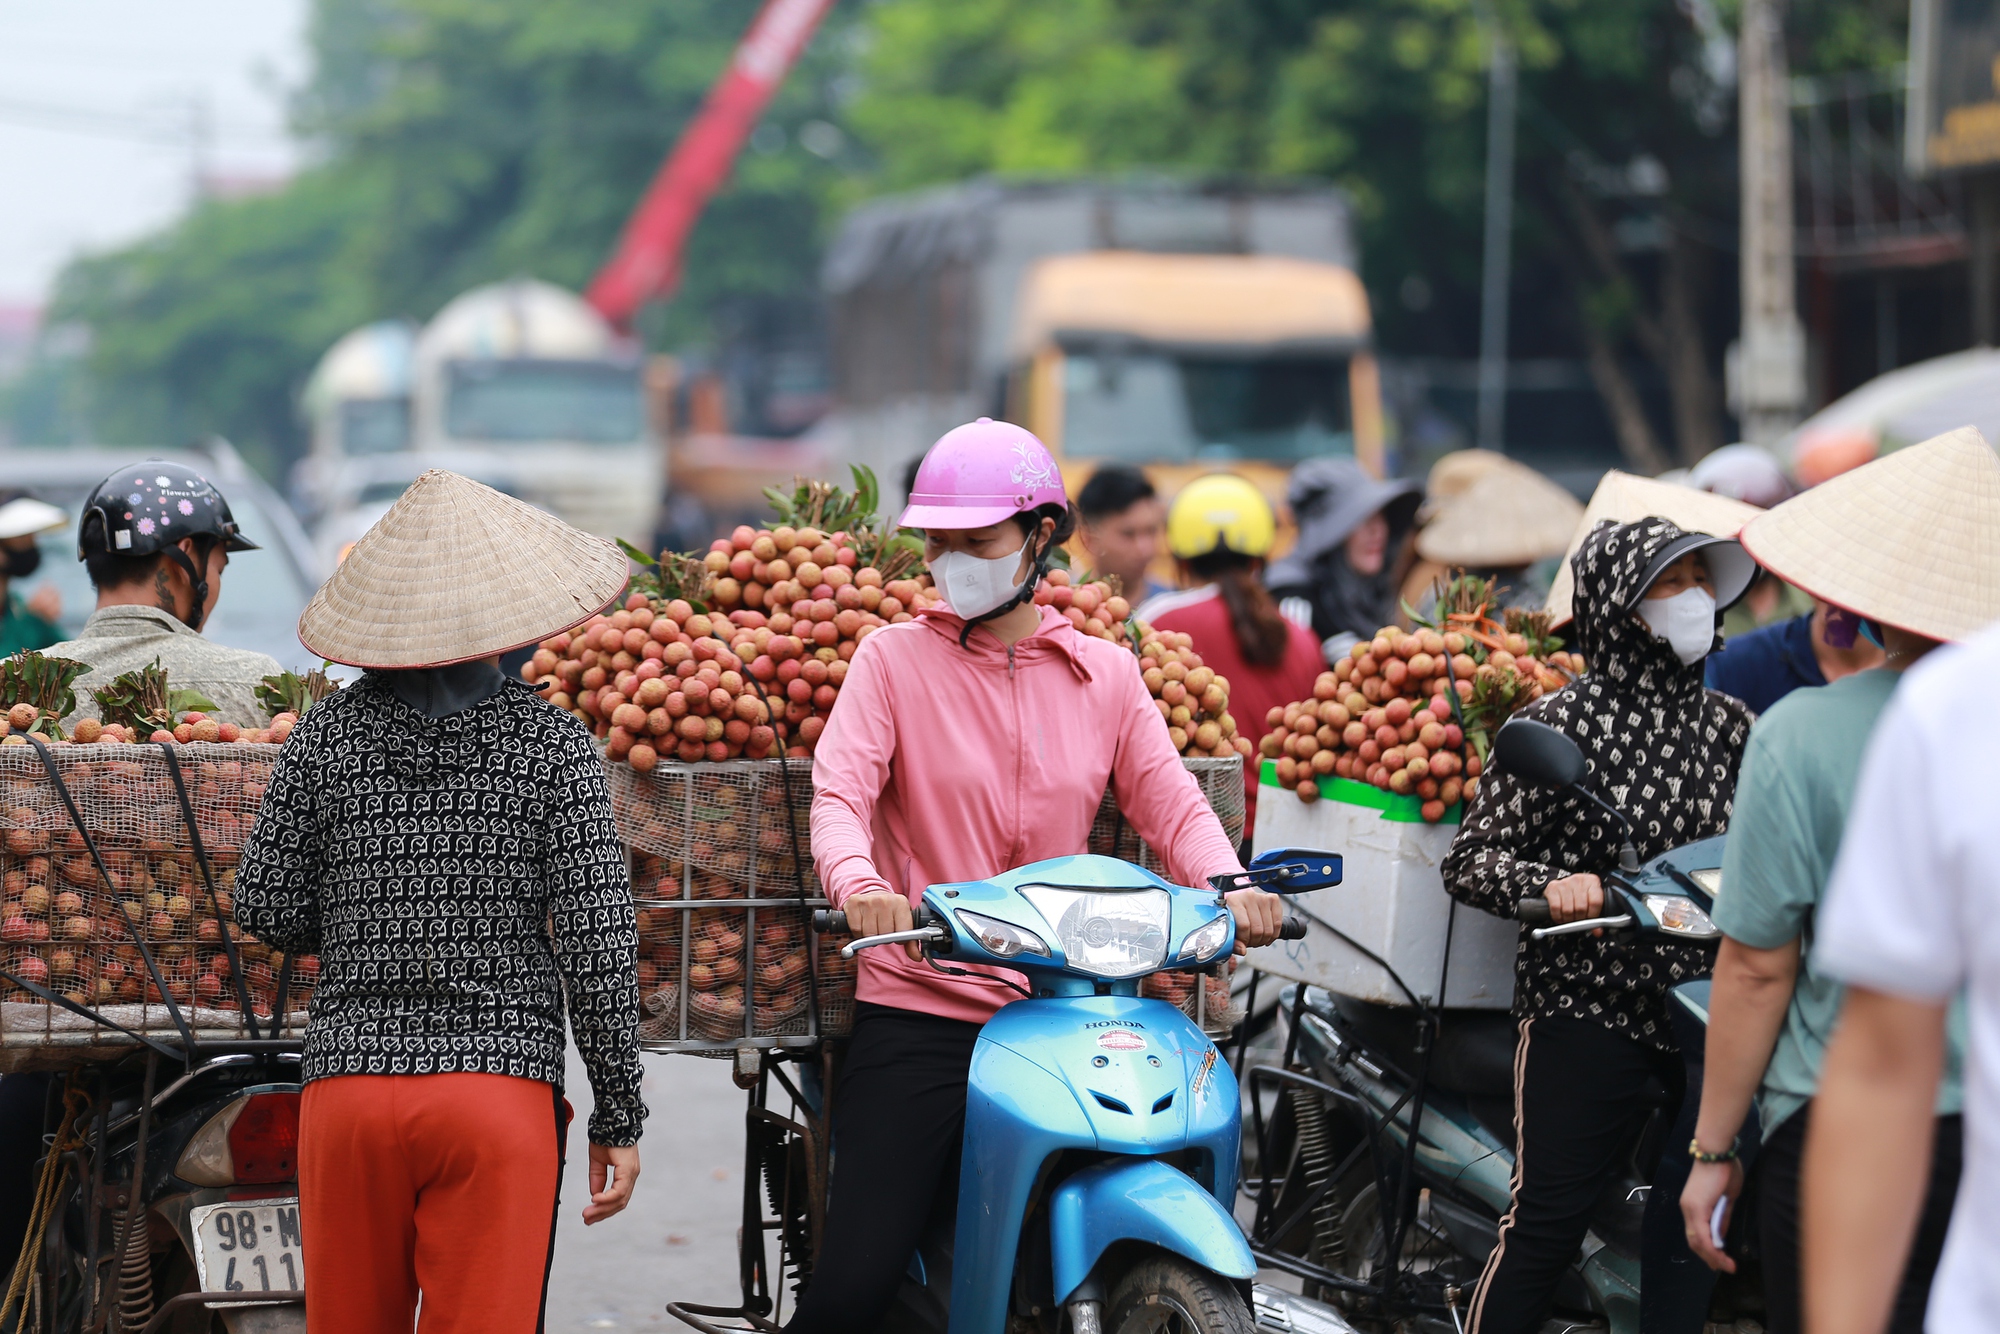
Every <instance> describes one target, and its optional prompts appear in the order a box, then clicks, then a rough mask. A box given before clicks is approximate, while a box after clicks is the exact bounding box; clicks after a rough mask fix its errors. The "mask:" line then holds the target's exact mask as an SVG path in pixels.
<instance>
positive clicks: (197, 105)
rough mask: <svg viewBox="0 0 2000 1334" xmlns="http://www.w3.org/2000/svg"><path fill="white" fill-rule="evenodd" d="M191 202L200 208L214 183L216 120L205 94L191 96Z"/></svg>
mask: <svg viewBox="0 0 2000 1334" xmlns="http://www.w3.org/2000/svg"><path fill="white" fill-rule="evenodd" d="M187 145H188V202H189V204H190V206H193V205H197V204H200V203H201V201H202V200H204V199H206V198H207V197H208V194H209V187H210V185H211V183H212V181H213V179H214V162H213V158H214V147H215V118H214V115H213V108H211V107H210V105H209V101H208V93H207V91H206V90H199V91H196V92H192V93H189V94H188V99H187Z"/></svg>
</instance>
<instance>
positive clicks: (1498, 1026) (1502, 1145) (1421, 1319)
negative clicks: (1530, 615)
mask: <svg viewBox="0 0 2000 1334" xmlns="http://www.w3.org/2000/svg"><path fill="white" fill-rule="evenodd" d="M1494 757H1495V761H1496V763H1497V764H1498V766H1499V767H1500V768H1502V769H1505V770H1507V771H1509V772H1512V773H1514V774H1516V775H1518V776H1520V777H1523V778H1527V779H1530V780H1532V781H1537V782H1544V783H1550V784H1553V785H1560V786H1567V787H1570V788H1571V789H1572V790H1573V791H1576V792H1578V793H1580V794H1581V795H1582V796H1583V797H1584V798H1585V799H1586V800H1589V801H1591V802H1593V803H1594V804H1596V805H1598V806H1599V807H1600V808H1602V809H1603V810H1605V811H1606V812H1607V813H1608V814H1609V815H1610V816H1611V817H1612V818H1614V819H1615V820H1616V821H1617V822H1618V823H1619V825H1620V827H1621V828H1626V829H1627V836H1626V838H1625V840H1624V846H1623V848H1622V849H1621V852H1620V856H1619V865H1618V868H1617V869H1616V870H1614V871H1612V872H1611V873H1609V874H1608V875H1606V876H1605V877H1604V887H1605V895H1606V903H1605V907H1604V910H1603V912H1602V914H1601V915H1600V916H1598V917H1595V918H1591V919H1589V920H1585V921H1576V922H1569V923H1564V924H1561V925H1552V924H1550V922H1549V911H1548V902H1547V900H1546V899H1540V898H1531V899H1524V900H1522V901H1521V903H1520V904H1519V905H1518V906H1517V909H1516V916H1517V917H1518V918H1519V919H1520V920H1521V921H1522V922H1523V923H1525V924H1528V925H1529V926H1530V927H1531V929H1532V931H1533V934H1534V935H1535V936H1536V937H1538V938H1543V937H1547V936H1552V935H1565V934H1572V933H1578V932H1586V931H1596V930H1602V931H1608V932H1618V933H1630V934H1632V935H1635V936H1655V937H1670V938H1675V939H1680V940H1702V941H1706V940H1715V939H1718V938H1719V935H1720V933H1719V932H1718V931H1717V929H1716V927H1715V925H1714V924H1713V923H1712V922H1711V921H1710V920H1709V917H1708V911H1709V909H1710V907H1711V906H1712V904H1713V901H1714V895H1715V891H1716V889H1717V887H1718V885H1719V883H1720V878H1721V872H1720V866H1721V862H1722V850H1723V845H1724V840H1723V839H1721V838H1712V839H1704V840H1702V841H1700V842H1697V843H1692V844H1689V845H1687V846H1684V847H1681V848H1676V849H1673V850H1671V851H1669V852H1666V853H1663V854H1661V855H1660V856H1658V857H1655V858H1653V859H1652V860H1651V861H1649V862H1646V863H1645V864H1643V865H1641V864H1640V862H1639V860H1638V857H1637V855H1636V853H1635V851H1634V850H1633V847H1632V844H1631V841H1630V837H1629V826H1626V825H1625V818H1624V816H1623V815H1622V814H1621V813H1620V812H1618V811H1617V810H1616V809H1615V808H1614V807H1612V806H1610V805H1609V804H1608V803H1606V802H1604V801H1603V800H1602V798H1600V797H1598V796H1597V795H1596V794H1595V793H1592V792H1590V791H1589V790H1588V789H1585V788H1583V787H1582V786H1581V783H1582V780H1583V777H1584V773H1585V768H1586V766H1585V763H1584V758H1583V755H1582V753H1581V752H1580V751H1578V750H1577V748H1576V745H1575V743H1574V742H1572V741H1571V740H1570V739H1569V738H1568V737H1566V736H1564V735H1563V734H1562V733H1561V732H1558V731H1556V730H1555V729H1553V728H1550V727H1547V726H1546V725H1544V724H1540V723H1536V722H1532V721H1530V720H1526V719H1516V720H1513V721H1510V722H1509V723H1507V724H1506V725H1505V726H1504V727H1503V728H1502V729H1501V731H1500V733H1499V735H1498V737H1497V738H1496V741H1495V747H1494ZM1456 910H1457V909H1456V908H1455V907H1454V909H1453V911H1456ZM1328 929H1332V928H1330V927H1329V928H1328ZM1398 982H1399V985H1403V990H1404V991H1405V992H1406V994H1409V995H1410V996H1411V999H1412V1004H1411V1005H1409V1006H1387V1005H1377V1004H1371V1003H1369V1002H1365V1001H1359V1000H1355V999H1352V998H1349V997H1343V996H1338V995H1334V994H1331V993H1328V992H1325V991H1321V990H1318V989H1315V988H1308V987H1304V986H1293V987H1289V988H1287V989H1286V990H1285V991H1284V992H1283V993H1282V996H1283V1012H1284V1013H1285V1015H1286V1016H1287V1018H1288V1019H1289V1031H1288V1033H1287V1035H1286V1047H1285V1057H1284V1061H1283V1064H1282V1066H1279V1067H1262V1068H1253V1069H1252V1070H1250V1071H1249V1072H1248V1077H1247V1082H1248V1084H1249V1088H1250V1094H1251V1098H1250V1101H1251V1104H1252V1107H1253V1109H1254V1110H1253V1135H1254V1142H1255V1146H1256V1149H1255V1152H1256V1163H1255V1165H1254V1167H1253V1168H1252V1169H1250V1173H1251V1179H1250V1180H1248V1182H1247V1183H1246V1184H1247V1186H1248V1188H1249V1191H1250V1193H1251V1194H1252V1195H1253V1196H1254V1198H1255V1201H1256V1214H1255V1220H1254V1222H1253V1224H1252V1226H1251V1229H1250V1238H1251V1249H1252V1252H1253V1254H1254V1255H1255V1256H1256V1257H1257V1259H1258V1260H1259V1262H1260V1263H1262V1264H1265V1265H1267V1266H1269V1267H1273V1268H1278V1269H1283V1270H1287V1271H1288V1272H1291V1273H1293V1274H1296V1275H1298V1276H1299V1277H1300V1278H1301V1279H1303V1280H1304V1284H1305V1291H1306V1294H1307V1295H1308V1296H1315V1297H1320V1298H1323V1299H1325V1300H1327V1301H1329V1302H1331V1303H1333V1304H1334V1305H1335V1306H1337V1307H1338V1308H1339V1309H1340V1310H1341V1311H1342V1312H1343V1313H1344V1314H1346V1315H1347V1316H1348V1317H1349V1318H1350V1319H1352V1320H1353V1321H1355V1323H1357V1324H1358V1325H1360V1326H1362V1327H1364V1328H1372V1329H1378V1330H1385V1331H1386V1330H1409V1331H1421V1332H1423V1334H1458V1331H1459V1330H1461V1329H1462V1322H1463V1321H1464V1319H1465V1318H1466V1316H1467V1314H1468V1307H1469V1304H1470V1300H1471V1296H1472V1292H1473V1288H1474V1286H1475V1285H1476V1284H1477V1282H1478V1279H1479V1275H1480V1272H1481V1271H1482V1270H1483V1268H1484V1267H1485V1264H1486V1260H1487V1257H1488V1255H1489V1254H1490V1253H1491V1252H1492V1250H1493V1248H1494V1246H1495V1245H1496V1244H1497V1241H1498V1236H1499V1226H1500V1219H1501V1216H1502V1215H1503V1214H1504V1213H1505V1212H1506V1210H1507V1208H1508V1202H1509V1195H1510V1179H1511V1176H1512V1173H1513V1170H1514V1149H1515V1132H1514V1126H1513V1118H1514V1077H1513V1062H1514V1049H1515V1043H1516V1038H1517V1021H1516V1020H1514V1019H1513V1018H1512V1017H1511V1016H1509V1015H1507V1014H1506V1013H1504V1012H1495V1011H1476V1010H1440V1009H1437V1008H1434V1007H1431V1006H1429V1005H1427V1004H1423V1003H1421V1002H1419V1001H1418V1000H1417V993H1416V991H1415V990H1413V989H1412V988H1411V987H1410V986H1408V985H1406V984H1402V982H1401V980H1400V979H1398ZM1426 990H1427V991H1428V993H1429V994H1433V995H1438V994H1442V993H1443V990H1444V989H1443V987H1442V986H1441V985H1440V986H1437V987H1434V988H1426ZM1707 993H1708V983H1707V982H1705V981H1703V982H1695V983H1690V984H1687V985H1685V986H1683V987H1681V988H1678V989H1677V990H1676V991H1675V992H1674V993H1673V1005H1672V1007H1671V1009H1672V1011H1673V1017H1674V1023H1675V1027H1676V1031H1677V1034H1678V1036H1679V1039H1680V1043H1681V1049H1682V1051H1683V1053H1684V1054H1685V1055H1686V1057H1687V1059H1688V1060H1689V1062H1690V1066H1691V1068H1690V1078H1689V1081H1688V1087H1689V1090H1690V1092H1689V1095H1688V1097H1689V1099H1690V1106H1689V1108H1688V1111H1687V1115H1688V1116H1689V1118H1690V1120H1691V1116H1692V1105H1691V1104H1692V1100H1696V1099H1698V1097H1699V1092H1698V1091H1699V1089H1700V1071H1699V1062H1700V1059H1701V1052H1702V1043H1703V1039H1704V1035H1705V1032H1706V1024H1707ZM1666 1100H1667V1091H1666V1090H1665V1089H1664V1088H1661V1089H1660V1090H1658V1096H1657V1100H1656V1102H1655V1104H1654V1106H1653V1107H1652V1108H1651V1109H1650V1110H1649V1111H1647V1112H1646V1113H1645V1115H1644V1116H1643V1117H1642V1118H1640V1119H1639V1121H1638V1122H1637V1123H1635V1124H1634V1126H1633V1127H1632V1133H1631V1141H1630V1148H1629V1151H1628V1152H1627V1154H1626V1156H1625V1157H1624V1158H1623V1159H1622V1161H1621V1166H1620V1168H1619V1170H1618V1171H1617V1172H1616V1173H1614V1174H1613V1176H1612V1178H1611V1179H1610V1180H1609V1181H1608V1182H1607V1183H1606V1186H1605V1189H1604V1192H1603V1194H1602V1195H1601V1196H1600V1197H1599V1199H1598V1201H1597V1204H1596V1207H1595V1209H1594V1211H1593V1213H1592V1217H1591V1224H1590V1231H1589V1233H1588V1235H1587V1236H1586V1238H1585V1241H1584V1244H1583V1246H1582V1247H1581V1249H1580V1250H1579V1252H1578V1254H1577V1256H1576V1258H1575V1260H1574V1261H1573V1262H1572V1263H1571V1265H1570V1266H1569V1268H1568V1270H1567V1272H1566V1273H1565V1274H1564V1276H1563V1279H1562V1282H1561V1285H1560V1287H1559V1288H1558V1291H1557V1295H1556V1307H1557V1313H1558V1318H1557V1319H1556V1321H1555V1322H1554V1323H1553V1324H1551V1325H1550V1326H1549V1329H1550V1330H1551V1331H1554V1330H1586V1329H1595V1330H1608V1331H1611V1334H1627V1332H1628V1331H1629V1332H1634V1334H1636V1331H1637V1330H1638V1328H1639V1292H1640V1282H1639V1277H1640V1254H1641V1232H1642V1226H1641V1225H1642V1221H1643V1219H1644V1215H1645V1207H1646V1201H1647V1197H1648V1193H1649V1191H1650V1190H1651V1188H1652V1184H1651V1183H1652V1182H1653V1180H1654V1175H1655V1168H1656V1166H1657V1164H1658V1163H1659V1162H1660V1160H1661V1156H1662V1153H1663V1152H1672V1151H1673V1150H1674V1149H1675V1148H1676V1147H1677V1144H1676V1142H1675V1140H1674V1137H1673V1129H1674V1128H1673V1126H1671V1125H1670V1124H1668V1121H1669V1117H1670V1115H1671V1110H1672V1109H1670V1108H1668V1107H1667V1106H1666ZM1412 1125H1420V1126H1421V1127H1422V1129H1421V1131H1420V1133H1418V1134H1417V1135H1415V1136H1414V1137H1412V1135H1411V1133H1410V1128H1411V1126H1412ZM1688 1133H1691V1130H1690V1131H1689V1132H1688ZM1687 1138H1688V1134H1681V1135H1680V1136H1679V1140H1678V1143H1679V1144H1685V1143H1686V1140H1687ZM1690 1281H1691V1282H1693V1283H1696V1284H1706V1283H1709V1282H1712V1280H1711V1279H1710V1277H1709V1276H1708V1275H1707V1273H1706V1271H1702V1272H1700V1273H1698V1274H1692V1275H1690ZM1697 1296H1698V1294H1697ZM1708 1305H1709V1311H1708V1319H1710V1320H1711V1321H1720V1322H1722V1323H1724V1324H1725V1325H1726V1324H1727V1323H1728V1322H1730V1321H1733V1320H1735V1319H1737V1318H1738V1317H1739V1316H1752V1315H1757V1314H1761V1301H1760V1300H1759V1299H1758V1297H1757V1293H1756V1289H1755V1284H1754V1282H1753V1281H1751V1280H1750V1278H1749V1276H1748V1275H1747V1273H1746V1275H1745V1276H1742V1277H1741V1278H1738V1279H1726V1280H1724V1282H1723V1283H1721V1284H1720V1285H1719V1286H1717V1287H1716V1288H1715V1289H1714V1291H1713V1294H1712V1296H1711V1298H1710V1301H1709V1304H1708ZM1696 1323H1697V1324H1699V1320H1698V1319H1697V1321H1696Z"/></svg>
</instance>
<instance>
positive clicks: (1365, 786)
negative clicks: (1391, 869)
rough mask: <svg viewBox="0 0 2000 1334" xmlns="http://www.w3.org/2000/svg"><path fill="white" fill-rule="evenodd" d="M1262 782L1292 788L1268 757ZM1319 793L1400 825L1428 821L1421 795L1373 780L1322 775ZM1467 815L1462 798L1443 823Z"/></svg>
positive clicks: (1331, 799)
mask: <svg viewBox="0 0 2000 1334" xmlns="http://www.w3.org/2000/svg"><path fill="white" fill-rule="evenodd" d="M1258 783H1259V785H1260V786H1263V787H1275V788H1278V789H1280V790H1282V791H1285V792H1290V791H1291V790H1292V789H1290V788H1288V787H1286V786H1285V785H1284V784H1283V783H1280V782H1279V781H1278V762H1277V761H1276V760H1270V759H1267V760H1265V761H1264V766H1263V769H1262V770H1261V771H1260V772H1259V775H1258ZM1319 794H1320V796H1321V797H1323V798H1325V799H1326V800H1328V801H1337V802H1340V803H1341V804H1343V805H1347V806H1362V807H1365V808H1367V809H1369V810H1372V811H1379V812H1381V815H1382V818H1383V819H1384V820H1394V821H1396V822H1397V823H1399V824H1427V823H1429V821H1427V820H1425V819H1424V816H1423V810H1424V803H1423V800H1422V798H1419V797H1405V796H1400V795H1398V794H1397V793H1394V792H1384V791H1383V790H1382V789H1381V788H1379V787H1376V786H1375V785H1374V784H1373V783H1361V782H1356V781H1355V780H1354V779H1352V778H1336V777H1332V776H1326V777H1322V778H1321V779H1320V780H1319ZM1464 814H1465V803H1464V802H1462V801H1460V802H1457V803H1454V804H1453V805H1451V806H1450V807H1447V808H1446V810H1445V813H1444V819H1443V820H1441V821H1440V822H1439V823H1441V824H1457V823H1458V822H1459V820H1460V819H1461V817H1463V816H1464Z"/></svg>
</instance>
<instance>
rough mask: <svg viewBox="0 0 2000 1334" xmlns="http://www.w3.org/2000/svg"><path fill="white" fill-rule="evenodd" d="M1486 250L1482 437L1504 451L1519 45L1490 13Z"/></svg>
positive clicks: (1481, 325) (1481, 354) (1481, 346)
mask: <svg viewBox="0 0 2000 1334" xmlns="http://www.w3.org/2000/svg"><path fill="white" fill-rule="evenodd" d="M1486 32H1487V51H1488V54H1487V66H1486V246H1485V255H1484V257H1483V259H1482V260H1481V273H1480V292H1479V437H1478V443H1479V447H1480V448H1481V449H1493V450H1499V449H1504V448H1505V446H1506V427H1507V304H1508V301H1507V299H1508V292H1509V288H1510V286H1511V283H1512V280H1513V274H1512V266H1513V253H1514V247H1513V236H1514V80H1515V67H1514V44H1513V43H1512V42H1510V41H1509V40H1508V39H1507V34H1506V32H1505V30H1504V29H1502V28H1501V26H1500V19H1499V16H1498V15H1497V14H1495V13H1494V12H1493V11H1492V10H1491V8H1488V9H1487V10H1486Z"/></svg>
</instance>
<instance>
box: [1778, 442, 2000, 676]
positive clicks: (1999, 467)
mask: <svg viewBox="0 0 2000 1334" xmlns="http://www.w3.org/2000/svg"><path fill="white" fill-rule="evenodd" d="M1742 540H1743V546H1744V549H1745V550H1747V551H1749V553H1750V554H1751V555H1752V556H1753V557H1755V558H1756V560H1757V563H1758V564H1760V565H1762V566H1764V567H1765V568H1766V569H1768V570H1770V571H1771V572H1772V573H1773V574H1775V575H1777V576H1778V577H1779V578H1780V579H1783V580H1785V581H1786V582H1787V583H1791V584H1796V585H1798V586H1799V587H1800V588H1802V589H1804V590H1805V591H1806V592H1808V593H1810V594H1812V595H1813V596H1814V597H1816V598H1818V599H1819V600H1820V601H1822V602H1830V603H1832V604H1833V605H1835V606H1836V607H1844V608H1846V609H1847V610H1848V611H1851V612H1854V613H1855V614H1857V615H1859V616H1863V617H1865V618H1867V619H1868V620H1871V621H1880V622H1882V623H1883V624H1884V625H1893V626H1896V627H1898V628H1900V629H1904V630H1908V631H1910V632H1911V633H1912V634H1919V635H1922V636H1924V637H1925V638H1926V639H1939V640H1958V639H1965V638H1968V637H1970V636H1971V635H1973V634H1975V633H1977V632H1978V631H1979V630H1981V629H1983V628H1985V627H1986V626H1988V625H1990V624H1992V623H1993V622H1994V621H1995V620H2000V456H1996V455H1995V454H1994V452H1993V450H1992V448H1991V447H1990V446H1989V445H1988V444H1987V443H1986V441H1985V438H1984V437H1982V436H1981V435H1980V434H1979V431H1978V429H1977V428H1976V427H1971V426H1961V427H1959V428H1958V429H1957V430H1955V431H1947V432H1946V433H1945V434H1943V435H1940V436H1937V437H1934V438H1933V439H1930V440H1926V441H1924V442H1923V443H1922V444H1920V445H1910V446H1907V447H1906V448H1903V449H1899V450H1897V451H1896V452H1895V453H1893V454H1888V455H1884V456H1883V457H1882V458H1879V459H1876V460H1875V461H1874V462H1873V463H1865V464H1863V465H1862V466H1860V467H1859V468H1856V469H1854V470H1853V471H1851V472H1844V473H1842V474H1841V475H1840V476H1838V477H1835V478H1832V479H1831V480H1829V481H1825V482H1821V483H1820V484H1819V485H1818V486H1816V487H1814V488H1813V489H1812V490H1810V491H1807V492H1806V493H1805V494H1804V495H1800V496H1794V497H1793V498H1792V499H1790V500H1788V501H1786V502H1785V503H1784V504H1782V505H1780V506H1778V507H1777V508H1776V509H1774V510H1772V511H1771V512H1770V513H1768V514H1762V515H1759V516H1758V517H1757V518H1756V519H1754V520H1753V521H1751V523H1750V524H1749V526H1748V527H1746V528H1744V530H1743V539H1742Z"/></svg>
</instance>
